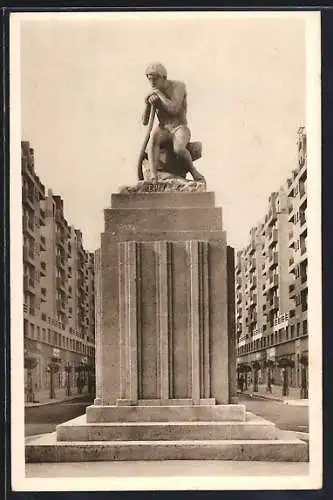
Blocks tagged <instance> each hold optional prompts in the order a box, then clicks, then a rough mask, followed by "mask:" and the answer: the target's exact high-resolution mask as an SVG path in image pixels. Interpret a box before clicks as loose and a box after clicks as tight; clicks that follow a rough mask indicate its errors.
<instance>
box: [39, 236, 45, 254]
mask: <svg viewBox="0 0 333 500" xmlns="http://www.w3.org/2000/svg"><path fill="white" fill-rule="evenodd" d="M40 249H41V251H42V252H44V251H45V250H46V239H45V236H42V235H41V237H40Z"/></svg>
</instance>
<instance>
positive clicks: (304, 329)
mask: <svg viewBox="0 0 333 500" xmlns="http://www.w3.org/2000/svg"><path fill="white" fill-rule="evenodd" d="M307 333H308V321H307V320H306V319H305V320H304V321H303V335H307Z"/></svg>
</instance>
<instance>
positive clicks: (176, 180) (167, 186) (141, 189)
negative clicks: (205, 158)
mask: <svg viewBox="0 0 333 500" xmlns="http://www.w3.org/2000/svg"><path fill="white" fill-rule="evenodd" d="M205 191H206V184H205V182H197V181H193V180H187V179H183V178H182V177H173V176H172V177H171V176H170V178H168V177H161V176H160V175H159V174H158V180H157V181H148V180H147V181H138V183H137V184H135V185H133V186H124V187H122V188H121V189H120V190H119V193H120V194H130V193H174V192H186V193H195V192H196V193H202V192H205Z"/></svg>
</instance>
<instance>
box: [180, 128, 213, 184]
mask: <svg viewBox="0 0 333 500" xmlns="http://www.w3.org/2000/svg"><path fill="white" fill-rule="evenodd" d="M190 138H191V132H190V130H189V128H188V127H185V126H184V127H183V126H182V127H178V128H177V129H176V130H175V132H174V134H173V150H174V153H175V154H176V155H177V156H179V157H180V158H182V159H183V160H184V161H185V162H186V165H187V168H188V171H189V172H190V174H191V175H192V177H193V179H194V180H195V181H201V182H205V178H204V176H203V175H201V174H200V172H199V171H198V170H197V169H196V168H195V167H194V165H193V161H192V157H191V154H190V152H189V151H188V149H187V147H186V146H187V144H188V143H189V141H190Z"/></svg>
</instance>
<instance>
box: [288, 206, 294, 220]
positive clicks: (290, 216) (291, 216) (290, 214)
mask: <svg viewBox="0 0 333 500" xmlns="http://www.w3.org/2000/svg"><path fill="white" fill-rule="evenodd" d="M294 218H295V212H294V207H293V205H290V206H289V208H288V222H294Z"/></svg>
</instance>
